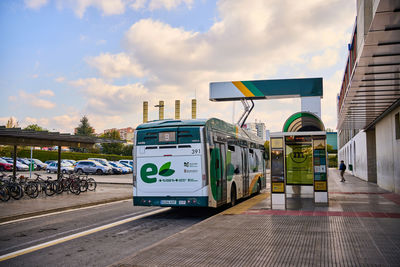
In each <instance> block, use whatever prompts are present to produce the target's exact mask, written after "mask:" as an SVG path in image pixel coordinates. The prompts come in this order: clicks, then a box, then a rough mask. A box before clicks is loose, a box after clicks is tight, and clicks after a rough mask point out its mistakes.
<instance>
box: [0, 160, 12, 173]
mask: <svg viewBox="0 0 400 267" xmlns="http://www.w3.org/2000/svg"><path fill="white" fill-rule="evenodd" d="M12 170H13V164H11V163H8V162H7V161H6V160H4V159H0V171H12Z"/></svg>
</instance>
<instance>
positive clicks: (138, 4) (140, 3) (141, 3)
mask: <svg viewBox="0 0 400 267" xmlns="http://www.w3.org/2000/svg"><path fill="white" fill-rule="evenodd" d="M146 2H147V0H135V1H134V2H133V3H132V4H131V8H132V9H134V10H139V9H142V8H145V7H146Z"/></svg>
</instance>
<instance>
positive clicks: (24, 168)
mask: <svg viewBox="0 0 400 267" xmlns="http://www.w3.org/2000/svg"><path fill="white" fill-rule="evenodd" d="M3 159H4V158H3ZM5 161H7V162H8V163H11V164H14V160H13V159H12V158H7V159H5ZM15 167H16V170H17V171H27V170H29V166H28V165H25V164H23V163H21V162H19V161H18V160H17V162H16V166H15Z"/></svg>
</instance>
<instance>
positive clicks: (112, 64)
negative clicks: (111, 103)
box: [86, 53, 144, 78]
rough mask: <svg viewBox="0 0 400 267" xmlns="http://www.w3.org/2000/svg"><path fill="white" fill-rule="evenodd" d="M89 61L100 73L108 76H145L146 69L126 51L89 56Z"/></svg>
mask: <svg viewBox="0 0 400 267" xmlns="http://www.w3.org/2000/svg"><path fill="white" fill-rule="evenodd" d="M86 61H87V63H88V64H89V65H91V66H92V67H94V68H97V69H98V71H99V72H100V74H101V75H102V76H103V77H106V78H119V77H123V76H135V77H143V76H144V71H143V69H142V68H141V66H140V65H138V64H136V63H135V62H132V58H130V57H129V56H128V55H126V54H124V53H120V54H115V55H112V54H109V53H105V54H100V55H99V56H97V57H91V58H88V59H87V60H86Z"/></svg>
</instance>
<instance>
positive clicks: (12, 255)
mask: <svg viewBox="0 0 400 267" xmlns="http://www.w3.org/2000/svg"><path fill="white" fill-rule="evenodd" d="M169 209H170V208H162V209H159V210H155V211H151V212H147V213H144V214H141V215H137V216H133V217H131V218H127V219H124V220H121V221H117V222H113V223H110V224H106V225H103V226H99V227H96V228H93V229H89V230H86V231H83V232H80V233H76V234H73V235H69V236H65V237H62V238H58V239H55V240H52V241H49V242H45V243H42V244H39V245H35V246H32V247H28V248H24V249H21V250H18V251H14V252H11V253H8V254H5V255H1V256H0V262H1V261H5V260H8V259H12V258H15V257H18V256H21V255H24V254H27V253H31V252H34V251H36V250H40V249H42V248H47V247H50V246H54V245H57V244H60V243H64V242H66V241H69V240H73V239H76V238H79V237H82V236H86V235H90V234H93V233H96V232H99V231H103V230H106V229H109V228H112V227H115V226H118V225H121V224H124V223H128V222H132V221H135V220H139V219H142V218H144V217H147V216H151V215H154V214H158V213H161V212H164V211H167V210H169Z"/></svg>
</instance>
